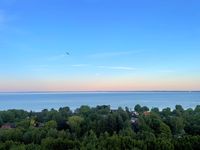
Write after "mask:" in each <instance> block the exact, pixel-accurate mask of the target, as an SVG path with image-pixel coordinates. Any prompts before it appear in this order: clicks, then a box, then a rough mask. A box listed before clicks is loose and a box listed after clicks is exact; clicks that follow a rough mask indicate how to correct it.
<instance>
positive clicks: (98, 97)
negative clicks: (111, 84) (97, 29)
mask: <svg viewBox="0 0 200 150" xmlns="http://www.w3.org/2000/svg"><path fill="white" fill-rule="evenodd" d="M136 104H140V105H145V106H148V107H150V108H152V107H159V108H160V109H162V108H165V107H171V108H174V106H175V105H176V104H181V105H182V106H183V107H184V108H189V107H190V108H194V107H195V106H196V105H199V104H200V92H57V93H0V110H7V109H25V110H33V111H40V110H42V109H45V108H47V109H51V108H55V109H58V108H59V107H64V106H69V107H70V108H71V109H72V110H74V109H76V108H78V107H80V106H81V105H89V106H97V105H110V106H111V108H117V107H119V106H121V107H125V106H127V107H129V108H133V107H134V105H136Z"/></svg>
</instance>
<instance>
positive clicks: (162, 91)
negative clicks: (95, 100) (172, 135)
mask: <svg viewBox="0 0 200 150" xmlns="http://www.w3.org/2000/svg"><path fill="white" fill-rule="evenodd" d="M134 92H141V93H146V92H149V93H151V92H158V93H159V92H161V93H164V92H184V93H185V92H200V90H193V91H187V90H169V91H168V90H160V91H159V90H152V91H148V90H146V91H142V90H141V91H140V90H138V91H8V92H3V91H2V92H1V91H0V94H1V93H8V94H9V93H11V94H12V93H134Z"/></svg>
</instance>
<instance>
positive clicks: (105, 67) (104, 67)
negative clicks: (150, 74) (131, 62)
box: [97, 66, 136, 71]
mask: <svg viewBox="0 0 200 150" xmlns="http://www.w3.org/2000/svg"><path fill="white" fill-rule="evenodd" d="M97 68H102V69H111V70H128V71H134V70H136V68H133V67H126V66H97Z"/></svg>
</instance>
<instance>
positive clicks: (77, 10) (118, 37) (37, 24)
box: [0, 0, 200, 91]
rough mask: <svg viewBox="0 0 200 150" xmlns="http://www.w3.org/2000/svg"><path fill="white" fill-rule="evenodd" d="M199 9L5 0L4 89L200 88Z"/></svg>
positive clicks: (0, 36)
mask: <svg viewBox="0 0 200 150" xmlns="http://www.w3.org/2000/svg"><path fill="white" fill-rule="evenodd" d="M199 8H200V1H199V0H0V91H67V90H69V91H73V90H90V91H91V90H200V9H199ZM66 51H68V52H70V55H69V56H68V55H65V52H66Z"/></svg>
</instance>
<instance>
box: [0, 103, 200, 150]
mask: <svg viewBox="0 0 200 150" xmlns="http://www.w3.org/2000/svg"><path fill="white" fill-rule="evenodd" d="M135 111H137V112H138V113H139V115H138V116H137V115H136V116H132V114H133V112H131V111H130V110H129V109H128V108H126V109H125V110H124V109H122V108H121V107H119V108H118V109H116V110H112V109H110V106H106V105H103V106H97V107H95V108H91V107H89V106H81V107H80V108H78V109H76V110H75V111H74V112H72V111H71V110H70V109H69V107H63V108H60V109H59V110H55V109H51V110H47V109H44V110H42V111H41V112H26V111H23V110H8V111H0V126H1V128H0V150H10V149H11V150H54V149H56V150H66V149H70V150H79V149H80V150H121V149H123V150H179V149H180V150H198V149H199V147H200V136H199V135H200V105H198V106H196V108H195V109H194V110H193V109H187V110H184V109H183V108H182V106H181V105H176V106H175V109H174V110H171V109H170V108H165V109H163V110H162V111H159V109H158V108H152V109H151V111H150V112H149V108H148V107H146V106H140V105H136V106H135ZM146 112H148V113H146ZM145 113H146V114H145ZM133 120H135V122H134V121H133Z"/></svg>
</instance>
